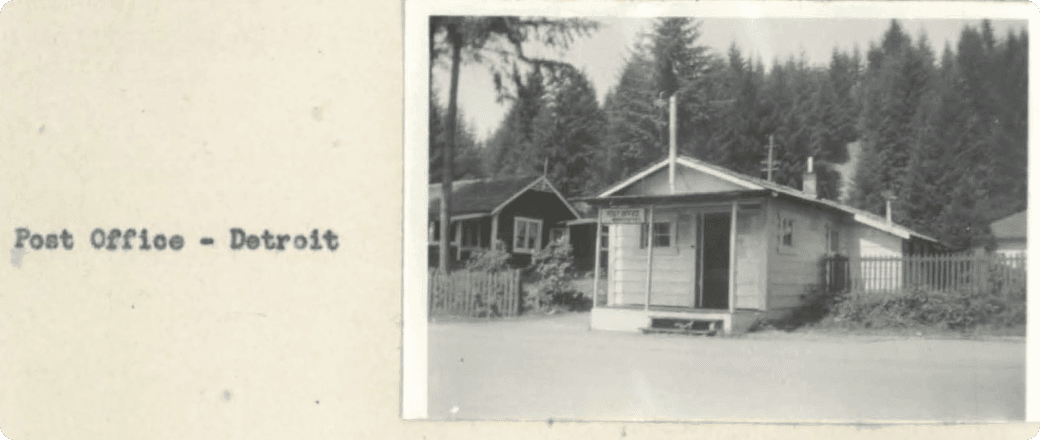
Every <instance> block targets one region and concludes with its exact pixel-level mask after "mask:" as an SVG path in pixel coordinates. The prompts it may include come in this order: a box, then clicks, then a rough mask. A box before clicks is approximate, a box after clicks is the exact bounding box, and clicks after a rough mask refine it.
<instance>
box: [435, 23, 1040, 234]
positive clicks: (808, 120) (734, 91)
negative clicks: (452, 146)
mask: <svg viewBox="0 0 1040 440" xmlns="http://www.w3.org/2000/svg"><path fill="white" fill-rule="evenodd" d="M699 37H700V30H699V27H698V22H697V20H695V19H692V18H664V19H658V20H656V21H655V22H654V23H653V25H652V26H651V27H650V29H648V30H647V32H646V33H645V34H644V35H642V36H641V37H640V38H639V40H638V41H635V42H633V44H632V46H631V48H630V51H629V55H628V57H627V60H626V62H625V64H624V66H623V69H622V71H621V72H620V74H619V78H618V81H617V83H616V84H615V85H613V87H611V88H610V89H609V90H608V91H607V93H606V97H605V99H604V100H603V102H602V103H599V102H597V99H596V96H597V95H596V92H595V90H594V88H593V85H592V83H591V82H590V81H589V79H588V78H587V77H586V75H585V73H584V72H582V71H580V70H577V69H574V68H557V69H554V70H553V71H551V72H549V73H545V72H543V71H540V70H537V69H535V70H532V71H530V72H520V71H516V72H514V73H513V78H512V81H513V82H514V84H515V87H514V90H515V93H514V94H513V95H512V96H511V104H510V105H511V107H510V109H509V111H508V113H507V115H506V117H505V118H504V120H503V121H502V123H501V125H500V126H499V127H498V129H497V130H496V131H495V132H494V134H493V135H492V136H491V137H490V138H489V139H488V140H487V141H486V142H485V143H484V144H483V145H478V144H477V143H476V142H475V141H474V140H473V139H474V136H473V135H472V132H471V129H470V128H468V127H465V125H464V124H461V123H460V124H459V126H460V127H461V130H460V131H461V132H460V136H459V145H457V146H456V148H457V150H456V151H457V152H458V154H456V157H455V162H454V163H455V164H456V165H455V169H456V170H457V171H456V173H455V174H456V177H458V178H463V177H479V176H496V175H515V174H532V173H536V174H541V173H542V172H543V171H546V172H547V174H548V176H549V178H550V179H551V180H552V181H553V183H554V184H556V185H557V186H558V187H559V188H560V189H561V191H562V192H564V193H565V195H567V196H580V195H589V194H592V193H594V192H595V191H596V190H597V189H601V188H603V187H605V186H606V185H608V184H610V183H612V182H616V181H618V180H619V179H622V178H624V177H626V176H629V175H631V174H633V173H635V172H637V171H638V170H640V169H641V168H643V167H645V166H647V165H648V164H651V163H653V162H656V161H658V160H660V159H662V158H663V157H665V156H666V154H667V145H668V139H667V136H668V127H667V121H668V117H667V106H666V105H664V100H663V99H662V98H666V97H668V96H670V95H671V94H673V93H674V94H675V95H676V96H677V101H678V127H677V131H678V148H679V152H680V154H685V155H690V156H693V157H696V158H699V159H702V160H706V161H709V162H712V163H716V164H719V165H722V166H726V167H728V168H731V169H734V170H736V171H740V172H743V173H746V174H750V175H754V176H761V177H765V172H764V166H765V165H764V160H765V158H766V155H767V152H768V149H767V146H768V144H769V139H770V136H772V137H773V140H774V146H775V153H774V157H775V168H774V173H773V180H774V181H776V182H778V183H782V184H786V185H790V186H792V187H796V188H800V187H801V176H802V173H803V172H804V170H805V162H806V158H807V157H809V156H812V157H814V158H815V163H816V164H817V168H816V171H817V175H818V177H817V179H818V182H819V189H818V192H819V194H820V196H821V197H826V198H830V199H835V200H840V199H844V200H843V201H845V202H847V203H849V204H851V205H853V206H856V207H860V208H863V209H865V210H868V211H872V212H875V213H878V214H883V213H884V205H885V197H890V198H891V199H892V201H893V219H894V220H895V221H897V222H899V223H901V224H905V225H907V226H910V227H913V228H915V229H917V230H919V231H920V232H922V233H926V234H931V235H933V236H935V237H937V238H939V239H941V240H943V241H945V242H947V243H948V244H950V245H952V246H953V247H957V248H961V247H966V246H969V245H975V244H985V243H986V242H987V240H988V233H987V231H986V225H987V224H988V223H989V222H990V221H992V220H993V219H996V218H999V217H1002V216H1004V215H1007V214H1010V213H1013V212H1017V211H1021V210H1022V209H1025V206H1026V187H1027V183H1028V182H1027V181H1028V178H1027V161H1026V157H1027V145H1026V140H1027V129H1028V120H1027V104H1028V91H1027V87H1028V60H1027V53H1028V47H1027V44H1028V35H1027V34H1026V33H1025V31H1024V30H1022V31H1019V32H1017V33H1009V34H1007V35H1001V36H998V35H994V32H993V30H992V27H991V26H990V23H989V22H988V21H982V22H980V23H979V24H978V25H977V26H975V27H971V26H969V27H965V28H964V29H963V31H962V32H961V35H960V37H959V40H958V41H957V42H956V44H953V45H947V47H946V48H945V50H944V51H943V52H942V53H939V54H936V53H933V50H932V49H931V47H932V45H931V44H930V43H929V42H928V40H927V36H925V35H919V36H910V35H909V34H907V33H906V31H904V30H903V28H902V26H901V25H900V23H899V22H898V21H892V23H891V25H890V27H889V29H888V30H887V31H886V32H885V33H884V34H883V35H879V36H878V39H877V40H876V41H875V42H874V43H872V44H870V45H869V46H868V47H867V48H865V52H864V53H861V52H860V51H859V50H853V51H851V52H847V51H842V50H837V49H835V50H834V51H833V53H832V56H831V59H830V62H829V63H828V64H826V65H811V64H809V63H808V62H807V61H806V60H805V59H800V58H788V59H784V60H771V61H770V65H769V67H768V69H767V68H766V66H765V65H764V64H763V62H762V61H761V60H757V59H752V58H751V57H750V56H748V55H746V54H745V53H744V52H743V51H742V50H741V48H739V47H737V46H735V45H734V46H731V47H730V48H729V50H728V51H727V52H726V53H715V52H713V51H711V50H709V49H708V48H707V47H705V46H703V45H701V44H700V43H699V41H698V39H699ZM431 102H432V103H431V118H430V123H431V142H430V145H431V152H430V154H431V156H430V165H431V168H430V171H431V173H430V174H431V179H433V181H438V179H439V177H438V176H439V165H438V156H437V152H438V151H439V150H440V148H438V142H440V139H441V135H440V133H441V132H442V131H443V126H442V124H443V121H442V118H443V117H442V115H443V114H444V112H443V110H442V109H440V108H439V107H438V106H437V105H436V104H435V102H436V101H435V100H434V101H431ZM460 122H461V120H460ZM852 142H858V145H859V148H858V149H857V150H858V157H856V158H855V159H856V160H855V161H851V162H850V155H849V149H848V144H849V143H852ZM846 164H848V165H846ZM851 164H854V166H850V165H851ZM839 169H844V170H845V171H846V172H849V171H851V172H852V173H853V175H851V176H844V177H845V179H843V176H842V174H841V173H840V172H839ZM843 180H846V181H847V182H850V183H851V184H850V185H847V186H846V187H843Z"/></svg>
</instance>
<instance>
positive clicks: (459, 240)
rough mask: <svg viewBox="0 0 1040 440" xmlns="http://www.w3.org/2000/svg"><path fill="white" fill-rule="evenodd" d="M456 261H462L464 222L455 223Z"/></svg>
mask: <svg viewBox="0 0 1040 440" xmlns="http://www.w3.org/2000/svg"><path fill="white" fill-rule="evenodd" d="M455 260H456V261H462V220H459V221H457V222H455Z"/></svg>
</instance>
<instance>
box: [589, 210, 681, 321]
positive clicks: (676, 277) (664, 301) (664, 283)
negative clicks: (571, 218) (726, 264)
mask: <svg viewBox="0 0 1040 440" xmlns="http://www.w3.org/2000/svg"><path fill="white" fill-rule="evenodd" d="M694 218H695V217H694V215H693V213H692V212H690V211H688V210H683V211H682V212H681V213H680V212H679V211H678V210H676V209H657V210H655V212H654V222H669V223H671V224H672V238H671V240H670V242H671V246H668V247H658V248H654V249H653V252H654V257H653V261H652V268H651V270H652V280H651V286H652V287H651V291H652V293H651V304H654V305H674V306H692V305H693V292H694V290H693V289H694V285H695V281H696V279H695V274H696V271H695V266H694V264H695V263H696V259H695V256H694V255H693V253H694V252H696V249H695V248H692V247H691V245H692V244H693V243H694V241H695V240H696V230H695V229H694V227H695V220H694ZM640 228H641V226H640V225H613V226H612V227H611V237H610V246H611V257H610V265H609V266H608V267H609V269H608V270H609V271H610V275H609V277H608V278H610V280H611V281H609V282H610V287H611V289H613V291H612V292H613V293H612V295H614V298H615V301H616V302H618V303H621V304H645V303H646V276H647V273H646V267H647V258H648V256H647V249H646V248H641V247H640V246H639V245H640V242H639V241H640V240H639V238H640Z"/></svg>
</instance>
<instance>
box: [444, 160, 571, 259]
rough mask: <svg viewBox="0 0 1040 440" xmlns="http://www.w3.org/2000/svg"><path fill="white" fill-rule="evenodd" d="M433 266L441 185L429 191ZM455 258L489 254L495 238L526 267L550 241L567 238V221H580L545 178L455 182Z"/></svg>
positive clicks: (452, 214)
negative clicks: (483, 253)
mask: <svg viewBox="0 0 1040 440" xmlns="http://www.w3.org/2000/svg"><path fill="white" fill-rule="evenodd" d="M429 193H430V199H429V205H428V206H429V222H428V225H429V230H428V234H429V235H428V237H429V238H428V240H429V246H428V248H429V252H428V254H429V264H430V265H431V266H436V265H437V264H438V261H437V260H438V247H439V244H440V209H441V185H440V184H432V185H430V186H429ZM451 211H452V212H451V236H450V237H449V238H448V240H449V242H450V245H451V256H452V259H453V263H454V262H460V261H464V260H466V259H468V258H470V257H471V256H472V255H473V254H474V253H475V252H476V251H479V250H484V249H490V248H491V246H492V244H493V243H494V242H495V240H494V239H495V238H497V239H499V240H502V242H503V244H504V245H505V250H506V251H507V252H509V253H510V254H512V255H513V258H512V261H511V263H512V264H513V265H516V266H526V265H528V264H530V262H531V255H532V254H533V253H534V252H536V251H538V250H539V249H541V248H542V247H544V246H545V245H546V244H547V243H548V242H549V240H550V239H553V238H557V237H560V236H563V235H565V231H566V230H565V228H563V227H562V225H563V224H564V223H563V222H565V221H567V220H573V219H576V218H578V213H577V211H575V209H574V207H573V206H571V205H570V203H568V202H567V200H566V199H564V197H563V196H562V195H561V194H560V192H559V191H557V190H556V188H554V187H553V185H552V184H551V183H549V180H548V179H546V178H545V177H544V176H532V177H510V178H499V179H473V180H459V181H455V182H452V209H451Z"/></svg>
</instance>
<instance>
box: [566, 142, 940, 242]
mask: <svg viewBox="0 0 1040 440" xmlns="http://www.w3.org/2000/svg"><path fill="white" fill-rule="evenodd" d="M676 164H677V165H682V166H685V167H687V168H691V169H694V170H697V171H701V172H703V173H706V174H709V175H712V176H715V177H717V178H720V179H722V180H725V181H728V182H730V183H734V184H736V185H738V186H741V187H743V188H745V190H746V192H747V193H749V194H750V193H755V192H757V191H762V190H767V191H772V192H776V193H778V194H783V195H785V196H787V197H789V198H793V199H796V200H799V201H804V202H809V203H813V204H816V205H818V206H819V205H822V206H825V207H829V208H832V209H837V210H840V211H843V212H845V213H848V214H850V215H852V217H853V219H855V221H857V222H859V223H861V224H864V225H867V226H870V227H873V228H875V229H879V230H881V231H884V232H887V233H889V234H892V235H895V236H897V237H900V238H904V239H909V238H910V237H917V238H920V239H924V240H927V241H931V242H936V243H938V240H936V239H934V238H932V237H929V236H927V235H924V234H920V233H917V232H915V231H913V230H912V229H910V228H907V227H904V226H901V225H898V224H896V223H891V222H889V221H888V220H886V219H885V218H884V217H881V216H879V215H876V214H874V213H871V212H867V211H864V210H861V209H857V208H853V207H851V206H848V205H845V204H843V203H838V202H835V201H833V200H827V199H820V198H816V197H813V196H810V195H808V194H806V193H804V192H802V191H799V190H797V189H794V188H791V187H789V186H786V185H781V184H779V183H776V182H770V181H767V180H765V179H760V178H757V177H752V176H748V175H745V174H741V173H738V172H736V171H733V170H730V169H727V168H724V167H721V166H718V165H714V164H710V163H707V162H704V161H702V160H698V159H694V158H692V157H689V156H679V157H677V158H676ZM667 166H668V159H665V160H662V161H660V162H658V163H655V164H653V165H650V166H648V167H646V168H644V169H643V170H642V171H640V172H638V173H636V174H634V175H633V176H632V177H630V178H628V179H626V180H624V181H622V182H620V183H618V184H617V185H614V186H612V187H610V188H608V189H607V190H606V191H604V192H602V193H600V194H599V195H598V196H597V197H594V198H590V199H586V200H587V201H590V202H593V201H596V200H599V201H601V202H606V201H608V200H614V201H621V200H624V199H627V198H628V196H613V195H612V194H614V193H616V192H618V191H620V190H622V189H624V188H627V187H628V186H630V185H633V184H635V183H636V182H638V181H640V180H642V179H643V178H645V177H647V176H649V175H651V174H653V173H655V172H658V171H660V170H661V169H663V168H665V167H667ZM738 193H741V192H733V194H731V196H740V194H738ZM719 194H722V193H719ZM688 196H689V194H675V195H674V196H657V197H655V198H659V197H663V198H662V199H660V200H659V201H663V200H668V198H669V197H688Z"/></svg>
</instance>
